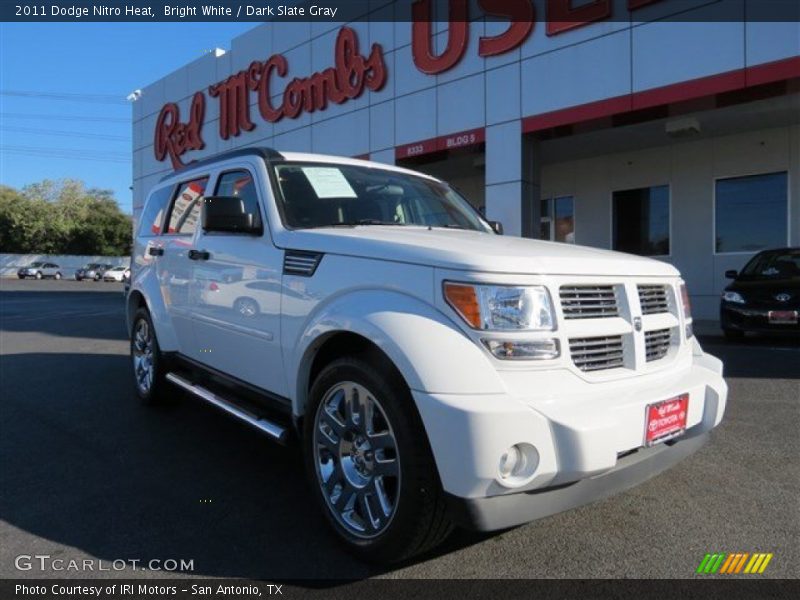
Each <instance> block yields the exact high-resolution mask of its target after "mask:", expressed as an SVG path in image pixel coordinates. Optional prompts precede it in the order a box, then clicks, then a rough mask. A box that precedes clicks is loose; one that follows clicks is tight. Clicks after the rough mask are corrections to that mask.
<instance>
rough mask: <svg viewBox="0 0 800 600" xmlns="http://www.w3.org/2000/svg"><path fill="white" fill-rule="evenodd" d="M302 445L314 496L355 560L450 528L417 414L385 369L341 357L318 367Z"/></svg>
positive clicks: (395, 556)
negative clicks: (354, 555) (355, 556)
mask: <svg viewBox="0 0 800 600" xmlns="http://www.w3.org/2000/svg"><path fill="white" fill-rule="evenodd" d="M303 444H304V451H305V459H306V470H307V472H308V475H309V478H310V480H311V485H312V487H313V490H314V495H315V497H316V498H317V500H318V502H319V505H320V506H321V508H322V510H323V512H324V513H325V516H326V517H327V519H328V522H329V523H330V524H331V526H332V527H333V529H334V531H335V532H336V534H337V536H338V537H339V539H340V540H342V541H343V542H344V543H345V544H346V545H347V547H348V549H349V550H350V551H351V552H353V553H354V554H356V555H357V556H358V557H359V558H361V559H363V560H366V561H369V562H377V563H393V562H397V561H401V560H404V559H406V558H409V557H411V556H413V555H415V554H419V553H421V552H424V551H426V550H428V549H430V548H432V547H434V546H436V545H438V544H439V543H441V542H442V541H443V540H444V539H445V538H446V537H447V535H448V534H449V533H450V531H451V530H452V525H451V523H450V521H449V519H448V518H447V515H446V511H445V502H444V494H443V492H442V488H441V483H440V482H439V477H438V473H437V471H436V465H435V463H434V460H433V456H432V453H431V450H430V447H429V445H428V440H427V437H426V435H425V430H424V428H423V425H422V422H421V419H420V418H419V415H418V413H417V412H416V407H415V406H414V402H413V399H412V398H411V394H410V392H409V390H408V387H407V386H406V385H405V382H404V381H402V378H401V377H400V376H399V375H398V374H397V373H396V372H394V369H393V368H392V367H391V366H389V365H385V364H384V365H381V366H378V365H377V364H373V362H369V361H366V360H363V359H362V358H341V359H338V360H335V361H333V362H332V363H330V364H329V365H327V366H326V367H325V368H323V370H322V371H321V372H320V374H319V375H318V376H317V378H316V380H315V381H314V384H313V386H312V388H311V392H310V395H309V405H308V410H307V411H306V418H305V421H304V438H303Z"/></svg>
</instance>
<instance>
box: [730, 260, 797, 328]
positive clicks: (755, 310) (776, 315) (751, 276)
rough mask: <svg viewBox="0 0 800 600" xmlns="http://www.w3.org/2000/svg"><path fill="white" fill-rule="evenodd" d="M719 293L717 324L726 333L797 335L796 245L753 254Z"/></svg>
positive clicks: (733, 272)
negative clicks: (750, 332)
mask: <svg viewBox="0 0 800 600" xmlns="http://www.w3.org/2000/svg"><path fill="white" fill-rule="evenodd" d="M725 276H726V277H728V278H729V279H733V283H731V284H730V285H729V286H728V287H726V288H725V291H724V292H723V293H722V304H721V306H720V324H721V325H722V330H723V332H724V333H725V336H726V337H729V338H741V337H742V336H744V334H745V332H747V331H753V332H757V333H768V334H772V333H789V334H794V335H798V336H800V323H798V321H799V320H800V319H799V318H798V316H799V315H800V248H783V249H780V250H766V251H764V252H760V253H759V254H756V255H755V256H754V257H753V258H752V259H751V260H750V262H748V263H747V264H746V265H745V267H744V269H742V271H741V272H738V273H737V272H736V271H728V272H726V273H725Z"/></svg>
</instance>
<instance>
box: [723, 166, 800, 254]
mask: <svg viewBox="0 0 800 600" xmlns="http://www.w3.org/2000/svg"><path fill="white" fill-rule="evenodd" d="M788 179H789V178H788V175H787V174H786V172H783V173H768V174H766V175H753V176H750V177H734V178H731V179H718V180H717V183H716V189H715V199H716V200H715V210H714V226H715V230H714V231H715V234H716V240H715V248H716V251H717V252H718V253H724V252H758V251H759V250H765V249H767V248H774V247H776V246H785V245H786V236H787V219H788V203H789V196H788Z"/></svg>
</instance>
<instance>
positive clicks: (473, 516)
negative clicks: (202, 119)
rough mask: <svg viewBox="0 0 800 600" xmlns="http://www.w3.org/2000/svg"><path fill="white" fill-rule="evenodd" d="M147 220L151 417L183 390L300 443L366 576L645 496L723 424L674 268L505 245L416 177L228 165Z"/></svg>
mask: <svg viewBox="0 0 800 600" xmlns="http://www.w3.org/2000/svg"><path fill="white" fill-rule="evenodd" d="M140 222H141V226H140V228H139V231H138V232H137V233H136V235H135V245H134V250H133V257H132V260H133V262H132V265H133V268H135V269H136V277H135V278H133V280H132V282H131V289H130V292H129V293H128V295H127V325H128V332H129V334H130V339H131V346H130V349H131V365H132V374H133V377H132V383H133V384H134V388H135V390H136V393H137V395H138V396H139V398H140V399H141V401H142V402H143V403H145V404H151V403H154V402H157V401H158V400H160V399H164V398H168V397H169V396H171V395H173V394H174V389H172V388H171V386H172V385H174V386H178V387H179V388H181V389H183V390H185V391H187V392H189V393H190V394H192V395H194V396H196V397H197V398H198V399H201V400H203V401H205V402H208V403H210V404H212V405H214V406H216V407H217V408H220V409H222V410H224V411H225V412H227V413H228V414H229V415H231V416H233V417H235V418H238V419H240V420H241V421H243V422H244V423H247V424H248V425H251V426H253V427H255V428H257V429H258V430H260V431H262V432H263V433H265V434H266V435H267V436H268V437H270V438H271V439H273V440H276V441H278V442H285V441H286V440H287V438H289V437H291V436H292V435H294V436H296V437H297V438H298V441H299V444H298V446H299V447H300V448H302V449H303V450H304V453H305V467H306V473H307V475H308V477H309V478H310V480H311V482H312V485H311V487H310V492H311V493H312V494H313V495H314V497H315V499H316V501H317V504H318V506H319V507H320V509H321V510H322V511H323V513H324V514H325V516H326V517H327V520H328V522H329V524H330V525H331V527H332V528H333V530H334V531H335V532H336V534H337V535H338V536H339V538H340V539H341V540H342V541H343V542H344V543H345V544H346V545H347V546H348V547H349V548H350V549H351V550H352V551H353V552H354V553H356V554H358V555H359V556H361V557H362V558H365V559H368V560H371V561H380V562H391V561H397V560H403V559H405V558H408V557H410V556H412V555H414V554H418V553H420V552H424V551H425V550H426V549H429V548H432V547H433V546H435V545H436V544H437V543H439V542H441V541H442V540H443V539H444V538H445V537H446V536H447V534H448V533H449V532H450V530H451V527H452V525H454V524H458V525H463V526H465V527H469V528H473V529H478V530H483V531H492V530H502V529H507V528H510V527H514V526H516V525H520V524H522V523H525V522H527V521H531V520H534V519H539V518H542V517H546V516H549V515H552V514H555V513H558V512H561V511H563V510H567V509H570V508H574V507H577V506H580V505H583V504H586V503H588V502H591V501H593V500H598V499H600V498H604V497H606V496H609V495H611V494H613V493H615V492H619V491H622V490H625V489H628V488H630V487H633V486H635V485H637V484H639V483H641V482H643V481H645V480H647V479H649V478H650V477H652V476H654V475H657V474H658V473H660V472H662V471H664V470H665V469H668V468H670V467H672V466H673V465H675V464H676V463H678V462H679V461H680V460H682V459H683V458H686V457H687V456H689V455H691V454H692V453H694V452H695V451H696V450H698V449H699V448H700V447H702V445H703V444H704V443H705V442H706V440H707V439H708V437H709V432H710V431H711V430H712V429H713V428H714V427H716V426H717V425H718V424H719V423H720V421H721V419H722V417H723V414H724V412H725V405H726V398H727V386H726V383H725V381H724V379H723V378H722V363H721V362H720V361H719V360H718V359H716V358H714V357H712V356H710V355H708V354H706V353H704V352H703V349H702V348H701V346H700V344H699V343H698V341H697V339H696V338H695V337H694V335H693V333H692V315H691V311H690V306H689V295H688V292H687V290H686V285H685V283H684V282H683V280H682V279H681V276H680V273H679V272H678V271H677V270H676V269H675V268H674V267H672V266H671V265H668V264H666V263H663V262H661V261H657V260H651V259H647V258H642V257H639V256H632V255H628V254H621V253H618V252H609V251H605V250H600V249H597V248H587V247H580V246H574V245H572V244H559V243H553V242H545V241H540V240H530V239H524V238H518V237H511V236H509V237H504V236H501V235H498V234H497V232H498V230H499V227H498V226H497V224H493V223H490V222H488V221H486V220H484V219H483V218H482V217H481V216H480V215H479V213H478V212H477V211H476V210H474V209H473V208H472V207H471V205H470V204H469V203H468V202H467V200H465V199H464V198H463V197H462V196H461V195H460V194H458V192H456V191H455V190H454V189H453V188H451V187H450V186H449V185H447V184H446V183H444V182H442V181H439V180H437V179H434V178H433V177H430V176H427V175H424V174H421V173H415V172H413V171H409V170H407V169H403V168H400V167H396V166H389V165H383V164H379V163H373V162H368V161H361V160H355V159H345V158H336V157H331V156H320V155H314V154H299V153H288V152H287V153H278V152H276V151H274V150H270V149H259V148H248V149H238V150H235V151H232V152H230V153H225V154H222V155H218V156H216V157H211V158H209V159H205V160H203V161H199V162H196V163H192V164H190V165H187V166H186V168H184V169H181V170H180V171H177V172H175V173H174V174H171V175H169V176H168V177H166V178H165V179H163V180H162V181H161V182H160V183H159V184H157V185H156V186H155V187H154V188H153V190H152V191H151V192H150V194H149V197H148V199H147V201H146V202H145V205H144V210H143V212H142V217H141V220H140ZM161 232H167V233H166V234H162V233H161ZM203 286H205V287H203ZM198 292H199V293H198ZM245 298H247V299H249V300H252V302H249V301H248V302H243V301H242V299H245ZM201 443H202V442H201ZM293 464H294V463H293ZM267 468H269V467H267ZM700 475H702V473H700V472H698V471H696V470H695V471H694V472H693V473H688V474H686V475H685V476H684V477H685V479H686V480H687V481H690V482H692V481H695V480H696V481H695V482H696V483H697V485H698V486H700V487H702V485H705V484H704V482H703V481H700V480H697V477H698V476H700ZM690 485H691V483H690ZM675 500H676V499H675V498H670V499H669V500H667V501H670V502H674V501H675ZM619 527H620V528H623V529H624V527H625V524H624V523H622V524H619Z"/></svg>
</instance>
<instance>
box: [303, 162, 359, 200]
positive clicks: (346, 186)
mask: <svg viewBox="0 0 800 600" xmlns="http://www.w3.org/2000/svg"><path fill="white" fill-rule="evenodd" d="M303 173H304V174H305V176H306V178H307V179H308V182H309V183H310V184H311V187H313V188H314V193H316V194H317V198H320V199H322V198H357V197H358V196H357V195H356V193H355V191H354V190H353V188H352V186H351V185H350V183H349V182H348V181H347V179H346V178H345V176H344V174H343V173H342V172H341V170H339V169H336V168H333V167H303Z"/></svg>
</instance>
